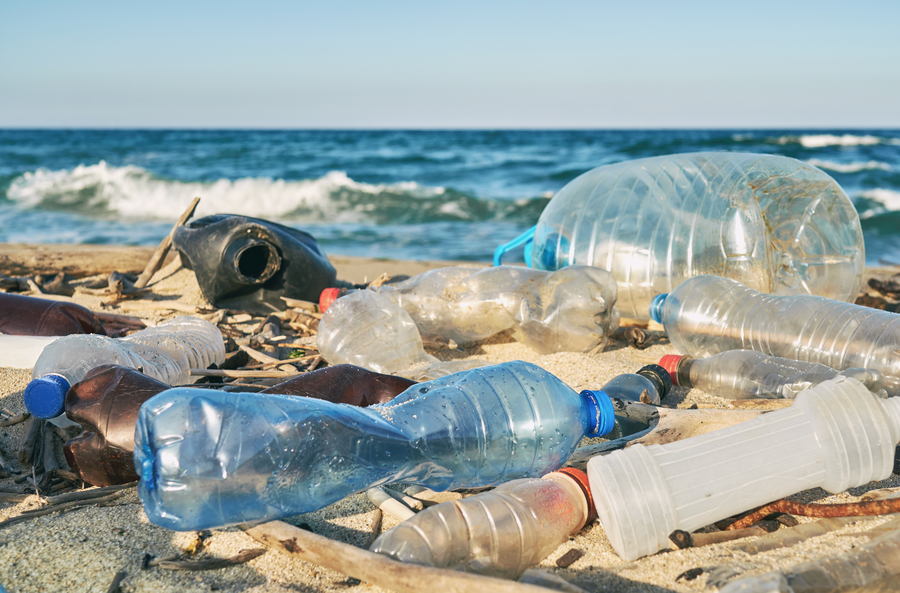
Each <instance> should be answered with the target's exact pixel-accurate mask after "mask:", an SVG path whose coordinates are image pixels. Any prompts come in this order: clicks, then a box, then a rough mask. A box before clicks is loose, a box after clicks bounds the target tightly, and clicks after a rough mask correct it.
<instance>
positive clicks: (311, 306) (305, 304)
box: [281, 297, 319, 313]
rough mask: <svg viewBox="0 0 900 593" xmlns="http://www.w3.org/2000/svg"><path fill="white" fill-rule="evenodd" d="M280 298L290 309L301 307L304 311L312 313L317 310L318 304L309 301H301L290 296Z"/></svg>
mask: <svg viewBox="0 0 900 593" xmlns="http://www.w3.org/2000/svg"><path fill="white" fill-rule="evenodd" d="M281 300H282V301H284V304H285V305H287V306H288V307H290V308H291V309H303V310H304V311H312V312H313V313H318V312H319V306H318V305H317V304H315V303H311V302H309V301H301V300H300V299H292V298H290V297H281Z"/></svg>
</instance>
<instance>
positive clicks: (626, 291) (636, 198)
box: [495, 152, 865, 319]
mask: <svg viewBox="0 0 900 593" xmlns="http://www.w3.org/2000/svg"><path fill="white" fill-rule="evenodd" d="M533 233H534V238H533V245H531V248H530V249H527V250H526V253H528V254H530V257H527V261H528V262H530V265H531V266H533V267H534V268H537V269H543V270H556V269H559V268H561V267H563V266H567V265H572V264H586V265H593V266H598V267H600V268H603V269H606V270H609V271H610V272H612V274H613V276H615V278H616V280H618V282H619V298H618V302H617V307H618V309H619V312H620V313H621V314H622V315H623V316H625V317H634V318H636V319H647V307H648V305H649V304H650V300H651V299H652V298H653V296H654V295H657V294H659V293H662V292H671V291H672V290H673V289H675V287H676V286H678V285H679V284H681V282H683V281H684V280H686V279H688V278H691V277H693V276H697V275H700V274H712V275H717V276H725V277H728V278H733V279H735V280H738V281H740V282H742V283H743V284H745V285H747V286H750V287H752V288H754V289H756V290H759V291H761V292H765V293H772V294H814V295H820V296H826V297H829V298H833V299H837V300H842V301H852V300H853V299H855V298H856V295H857V292H858V290H859V286H860V283H861V281H862V273H863V269H864V262H865V248H864V245H863V236H862V229H861V227H860V223H859V216H858V215H857V213H856V210H855V208H854V207H853V204H852V203H851V201H850V199H849V198H848V197H847V195H846V194H845V193H844V191H843V190H842V189H841V188H840V186H839V185H838V184H837V183H836V182H835V181H834V180H833V179H832V178H831V177H829V176H828V175H827V174H825V173H824V172H822V171H820V170H819V169H817V168H815V167H813V166H812V165H809V164H807V163H804V162H801V161H798V160H795V159H791V158H787V157H781V156H774V155H763V154H749V153H734V152H703V153H687V154H675V155H666V156H659V157H652V158H647V159H640V160H633V161H626V162H622V163H617V164H613V165H605V166H602V167H598V168H596V169H593V170H591V171H588V172H587V173H584V174H583V175H580V176H579V177H577V178H575V179H574V180H572V181H571V182H569V183H568V184H567V185H566V186H565V187H563V188H562V189H561V190H560V191H559V193H557V194H556V196H554V197H553V199H552V200H551V201H550V203H549V204H548V205H547V207H546V208H545V209H544V212H543V213H542V214H541V217H540V219H539V220H538V223H537V226H536V227H535V229H534V231H533ZM525 239H527V237H524V236H523V237H522V238H520V241H523V240H525ZM513 243H515V242H513ZM504 248H505V247H504V246H501V247H500V248H498V255H496V256H495V261H496V260H498V259H499V255H500V254H502V252H503V250H504Z"/></svg>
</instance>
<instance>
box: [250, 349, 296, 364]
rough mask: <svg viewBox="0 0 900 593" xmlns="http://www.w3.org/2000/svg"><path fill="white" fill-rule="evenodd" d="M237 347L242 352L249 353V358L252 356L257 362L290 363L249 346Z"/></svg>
mask: <svg viewBox="0 0 900 593" xmlns="http://www.w3.org/2000/svg"><path fill="white" fill-rule="evenodd" d="M238 348H240V349H241V350H243V351H244V352H246V353H247V354H249V355H250V358H252V359H254V360H256V361H258V362H261V363H263V364H283V363H287V364H290V362H289V361H287V360H279V359H277V358H274V357H272V356H269V355H268V354H264V353H262V352H260V351H259V350H254V349H253V348H251V347H250V346H238Z"/></svg>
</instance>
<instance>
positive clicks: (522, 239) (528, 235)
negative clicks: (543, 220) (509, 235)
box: [494, 225, 537, 268]
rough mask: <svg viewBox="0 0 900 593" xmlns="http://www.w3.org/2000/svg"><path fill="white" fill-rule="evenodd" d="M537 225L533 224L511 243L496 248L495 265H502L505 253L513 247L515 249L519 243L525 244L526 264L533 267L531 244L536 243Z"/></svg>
mask: <svg viewBox="0 0 900 593" xmlns="http://www.w3.org/2000/svg"><path fill="white" fill-rule="evenodd" d="M535 229H537V226H536V225H535V226H533V227H531V228H530V229H528V230H527V231H525V232H524V233H522V234H521V235H519V236H518V237H516V238H515V239H513V240H512V241H510V242H509V243H505V244H503V245H500V246H499V247H497V249H495V250H494V265H495V266H499V265H502V261H501V260H502V259H503V254H504V253H506V252H507V251H509V250H511V249H515V248H516V247H518V246H519V245H523V244H524V245H525V265H526V266H528V267H529V268H530V267H531V245H532V243H534V231H535Z"/></svg>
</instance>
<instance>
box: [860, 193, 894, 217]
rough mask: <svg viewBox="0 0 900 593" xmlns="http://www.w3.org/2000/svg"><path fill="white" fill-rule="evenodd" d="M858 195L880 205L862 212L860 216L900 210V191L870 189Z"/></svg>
mask: <svg viewBox="0 0 900 593" xmlns="http://www.w3.org/2000/svg"><path fill="white" fill-rule="evenodd" d="M858 197H862V198H866V199H869V200H872V201H873V202H878V204H879V206H877V207H875V208H869V209H868V210H865V211H864V212H860V214H859V217H860V218H871V217H873V216H876V215H878V214H882V213H884V212H891V211H894V210H900V192H898V191H894V190H892V189H881V188H878V189H870V190H868V191H864V192H862V193H861V194H859V196H858Z"/></svg>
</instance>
